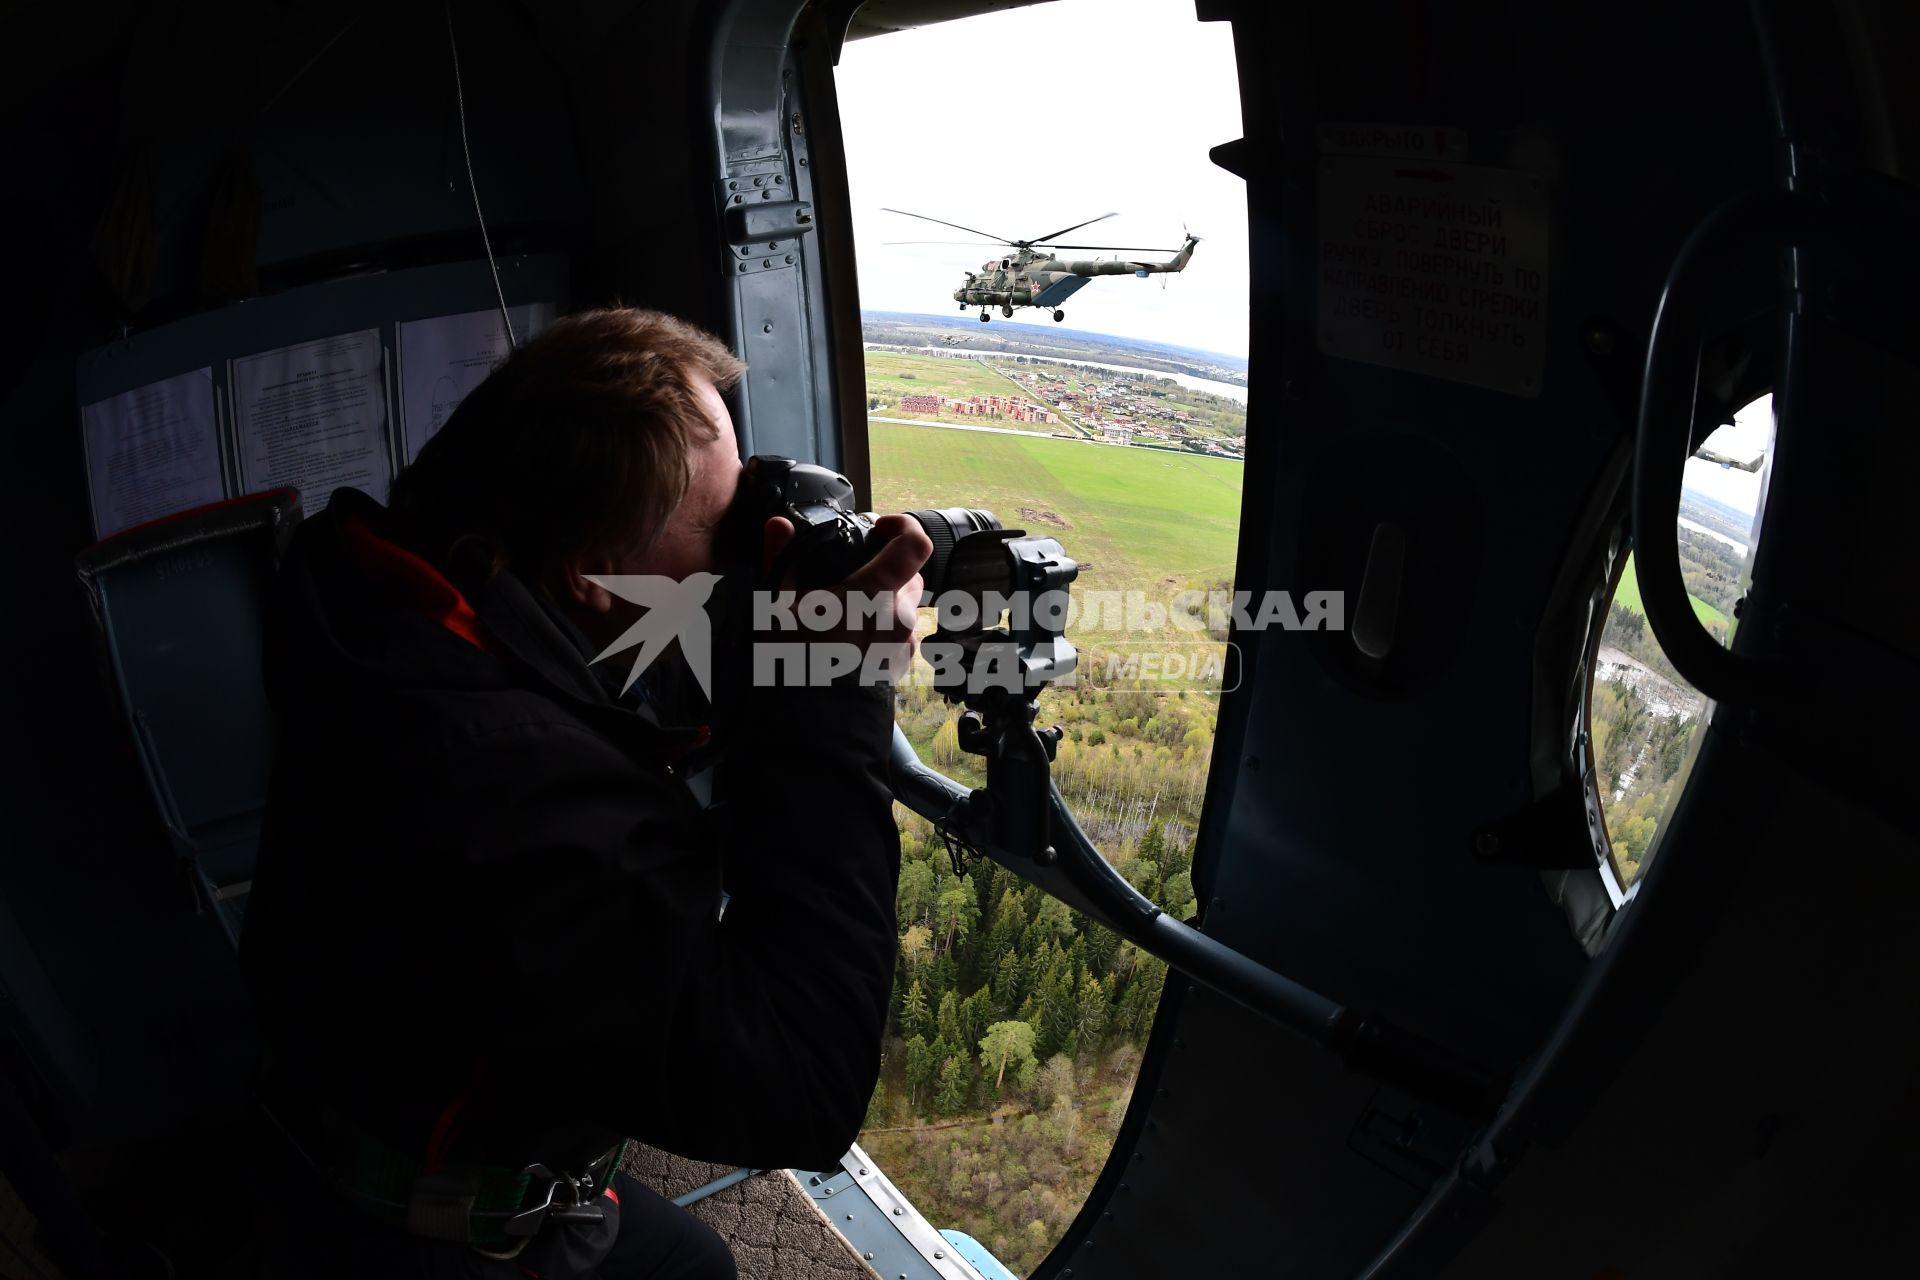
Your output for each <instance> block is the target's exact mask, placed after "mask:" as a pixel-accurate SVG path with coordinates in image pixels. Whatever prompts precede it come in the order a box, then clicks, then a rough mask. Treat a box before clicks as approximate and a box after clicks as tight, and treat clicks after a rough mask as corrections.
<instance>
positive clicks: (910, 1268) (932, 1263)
mask: <svg viewBox="0 0 1920 1280" xmlns="http://www.w3.org/2000/svg"><path fill="white" fill-rule="evenodd" d="M792 1173H793V1176H794V1177H795V1178H796V1179H798V1180H799V1183H800V1185H801V1187H802V1188H804V1189H805V1190H806V1193H807V1194H808V1195H810V1196H812V1197H813V1199H814V1203H815V1204H816V1205H818V1206H819V1209H820V1212H821V1213H823V1214H825V1215H826V1216H827V1221H829V1222H831V1223H832V1224H833V1225H834V1227H835V1229H836V1230H838V1231H839V1232H840V1234H841V1235H843V1236H845V1237H846V1238H847V1241H848V1242H849V1243H850V1244H852V1245H853V1247H854V1251H855V1252H857V1253H858V1254H859V1255H860V1256H861V1257H862V1258H863V1259H865V1261H866V1262H867V1264H868V1265H869V1266H871V1267H872V1268H873V1269H874V1270H875V1271H878V1272H879V1273H880V1274H881V1276H883V1277H885V1280H983V1277H982V1276H981V1274H980V1272H979V1271H978V1270H977V1269H976V1268H975V1267H974V1265H973V1264H972V1263H971V1262H968V1261H967V1260H966V1259H965V1258H963V1257H961V1256H960V1252H959V1250H957V1249H955V1248H954V1247H953V1246H952V1245H951V1244H949V1243H948V1241H947V1239H946V1238H945V1237H944V1236H942V1235H941V1234H940V1233H939V1232H938V1231H936V1230H934V1228H933V1226H932V1224H931V1223H929V1222H928V1221H927V1220H926V1219H925V1218H924V1217H922V1216H921V1214H920V1211H919V1210H918V1209H915V1208H914V1207H913V1203H912V1202H911V1201H910V1200H908V1199H907V1197H906V1196H905V1195H903V1194H901V1192H900V1189H899V1188H898V1187H896V1186H894V1185H893V1182H892V1180H891V1179H889V1178H888V1177H887V1175H886V1174H884V1173H882V1172H880V1166H879V1165H877V1164H875V1163H874V1162H873V1160H872V1158H871V1157H869V1156H868V1155H867V1153H866V1152H865V1151H862V1150H861V1149H860V1147H859V1146H858V1145H855V1146H854V1148H853V1149H852V1150H851V1151H849V1152H847V1154H846V1155H844V1156H842V1157H840V1165H839V1167H838V1168H834V1169H822V1170H820V1171H818V1172H813V1173H809V1172H805V1171H803V1170H799V1169H795V1170H792Z"/></svg>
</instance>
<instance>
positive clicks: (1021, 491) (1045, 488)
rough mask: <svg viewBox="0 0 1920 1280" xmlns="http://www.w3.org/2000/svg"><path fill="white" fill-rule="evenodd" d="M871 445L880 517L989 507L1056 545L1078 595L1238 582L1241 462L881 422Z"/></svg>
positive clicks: (1162, 592) (1165, 591)
mask: <svg viewBox="0 0 1920 1280" xmlns="http://www.w3.org/2000/svg"><path fill="white" fill-rule="evenodd" d="M868 439H869V440H870V442H871V447H872V451H873V487H874V502H875V505H876V507H877V509H879V510H882V511H900V510H912V509H914V508H920V507H952V506H965V507H984V508H986V509H987V510H989V511H992V512H993V513H994V514H995V515H996V516H998V517H999V518H1000V522H1001V523H1002V524H1003V525H1005V526H1007V527H1008V528H1025V529H1027V530H1029V531H1031V532H1033V533H1048V534H1052V535H1054V536H1055V537H1058V538H1059V539H1060V542H1061V544H1062V545H1063V546H1065V547H1066V549H1067V551H1068V553H1069V554H1070V555H1072V556H1073V557H1074V558H1075V559H1076V560H1078V561H1079V562H1080V565H1081V570H1080V578H1079V584H1078V585H1080V586H1081V587H1094V588H1100V589H1105V590H1120V591H1146V592H1149V593H1153V594H1154V595H1155V597H1156V598H1160V599H1164V598H1165V597H1166V596H1167V595H1170V594H1172V593H1174V592H1177V591H1181V590H1184V589H1186V588H1187V587H1188V586H1189V584H1199V585H1208V584H1211V583H1214V582H1217V581H1226V580H1228V579H1231V578H1232V576H1233V558H1234V547H1235V538H1236V534H1237V532H1238V529H1239V524H1240V485H1241V476H1242V466H1241V464H1240V463H1238V462H1233V461H1229V460H1227V459H1224V458H1205V457H1201V456H1199V455H1197V454H1180V453H1172V452H1168V451H1165V450H1159V449H1123V448H1116V447H1113V446H1110V445H1100V444H1091V443H1083V442H1081V441H1076V440H1051V439H1045V438H1041V437H1024V436H1003V435H993V434H990V433H987V432H978V431H949V430H946V429H944V428H940V427H913V426H905V425H902V424H898V423H883V422H876V423H873V424H872V425H871V427H870V428H869V432H868ZM1023 509H1024V510H1025V511H1026V512H1031V513H1035V514H1023V513H1022V512H1023ZM1049 516H1050V517H1051V518H1048V517H1049Z"/></svg>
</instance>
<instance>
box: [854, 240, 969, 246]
mask: <svg viewBox="0 0 1920 1280" xmlns="http://www.w3.org/2000/svg"><path fill="white" fill-rule="evenodd" d="M880 243H881V244H971V245H983V244H993V243H995V241H992V240H882V241H881V242H880Z"/></svg>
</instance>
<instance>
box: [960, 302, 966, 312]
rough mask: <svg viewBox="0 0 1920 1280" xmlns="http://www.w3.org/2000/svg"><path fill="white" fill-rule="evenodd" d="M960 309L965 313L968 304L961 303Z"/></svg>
mask: <svg viewBox="0 0 1920 1280" xmlns="http://www.w3.org/2000/svg"><path fill="white" fill-rule="evenodd" d="M960 309H961V310H962V311H965V310H966V309H967V304H966V303H964V302H963V303H961V304H960Z"/></svg>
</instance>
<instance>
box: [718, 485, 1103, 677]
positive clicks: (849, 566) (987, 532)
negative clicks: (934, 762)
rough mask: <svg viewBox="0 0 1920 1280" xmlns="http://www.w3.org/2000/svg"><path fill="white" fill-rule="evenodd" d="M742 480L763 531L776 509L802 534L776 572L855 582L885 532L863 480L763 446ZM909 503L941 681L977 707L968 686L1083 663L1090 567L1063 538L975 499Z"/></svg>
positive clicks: (803, 581) (932, 653)
mask: <svg viewBox="0 0 1920 1280" xmlns="http://www.w3.org/2000/svg"><path fill="white" fill-rule="evenodd" d="M741 483H742V486H743V492H742V494H741V500H740V501H739V503H738V504H737V509H738V510H739V512H740V514H741V516H742V517H743V525H744V527H745V528H747V529H750V530H758V529H760V528H762V527H763V526H764V525H765V524H766V522H767V520H768V519H770V518H771V517H773V516H785V517H786V518H787V519H788V520H790V521H792V522H793V529H794V538H793V542H792V543H791V544H790V545H789V546H788V548H787V550H786V551H785V553H784V554H783V555H782V557H781V560H780V562H779V563H778V564H776V565H774V566H773V570H772V572H771V573H770V574H769V578H770V579H771V581H772V582H774V583H780V582H784V581H785V580H786V577H787V574H788V573H789V572H791V573H792V574H793V576H794V581H795V583H796V584H797V585H798V587H799V589H800V590H802V591H810V590H814V589H816V588H820V587H830V586H833V585H835V584H837V583H840V582H844V581H845V580H846V579H847V578H848V577H849V576H850V575H851V574H852V573H854V571H855V570H857V569H859V568H860V566H862V565H864V564H866V563H867V561H869V560H871V559H873V557H874V555H875V554H877V553H878V552H879V550H880V547H881V544H882V542H883V541H884V539H882V538H880V537H878V536H877V535H876V534H875V533H874V531H873V525H874V515H873V513H872V512H863V511H855V510H854V509H853V504H854V491H853V483H852V482H851V481H849V480H848V479H847V478H846V477H845V476H843V475H841V474H839V473H838V472H836V471H831V470H829V469H828V468H826V467H822V466H816V465H814V464H813V463H810V462H796V461H795V460H794V459H792V458H781V457H776V456H774V455H771V454H756V455H755V456H753V457H751V458H749V459H747V461H746V467H745V474H744V476H743V478H742V481H741ZM906 514H907V515H908V516H909V517H910V518H911V519H913V520H914V521H915V522H917V523H918V524H919V525H920V527H921V528H922V529H924V530H926V532H927V537H928V538H929V539H930V540H931V541H932V543H933V554H932V555H931V556H929V557H928V558H927V563H926V565H925V567H923V568H922V569H921V571H920V576H921V578H922V579H923V580H924V581H925V583H926V589H927V601H928V603H931V604H932V605H933V606H934V608H935V611H936V615H937V617H938V621H939V629H938V630H936V631H935V632H934V634H933V636H932V637H931V638H929V639H928V641H927V642H926V644H925V645H924V646H923V647H922V652H923V653H924V654H925V655H926V656H927V658H928V660H929V661H930V662H932V663H933V665H934V670H935V679H934V684H935V687H936V688H938V689H940V691H941V692H942V693H943V694H945V695H946V696H947V697H948V698H950V699H952V700H953V701H955V702H967V703H968V705H970V706H971V705H973V700H972V699H971V698H970V697H969V693H970V692H974V691H977V692H989V691H991V690H990V688H989V686H991V687H992V688H997V689H1000V690H1003V691H1004V692H1007V693H1016V692H1024V693H1025V695H1026V696H1027V697H1029V698H1030V697H1031V696H1032V695H1033V694H1034V693H1037V692H1038V691H1039V689H1040V688H1041V687H1043V686H1045V685H1047V684H1050V683H1052V682H1053V681H1055V680H1058V679H1061V678H1062V677H1064V676H1066V675H1067V674H1068V673H1070V672H1071V671H1072V670H1073V669H1074V665H1075V663H1076V661H1077V655H1076V653H1075V651H1074V648H1073V646H1072V645H1071V644H1070V643H1068V642H1067V640H1066V638H1065V636H1064V635H1063V634H1062V633H1063V632H1064V630H1065V627H1066V619H1067V587H1068V585H1069V584H1070V583H1072V582H1073V580H1074V578H1075V577H1076V576H1077V575H1078V574H1079V572H1080V566H1079V565H1078V564H1076V563H1074V561H1073V560H1072V559H1070V558H1069V557H1068V556H1067V553H1066V550H1065V548H1063V547H1062V546H1061V545H1060V543H1059V542H1058V540H1056V539H1054V538H1049V537H1028V536H1027V533H1026V531H1025V530H1023V529H1003V528H1002V527H1001V526H1000V521H999V520H998V519H996V518H995V517H994V514H993V513H992V512H991V511H979V510H974V509H972V508H968V507H944V508H941V509H939V510H930V511H909V512H907V513H906ZM1003 615H1005V617H1006V618H1007V624H1006V626H1005V627H1004V628H1003V627H1002V626H1001V625H1000V623H1001V618H1002V616H1003ZM975 686H978V688H977V689H976V688H975Z"/></svg>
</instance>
